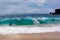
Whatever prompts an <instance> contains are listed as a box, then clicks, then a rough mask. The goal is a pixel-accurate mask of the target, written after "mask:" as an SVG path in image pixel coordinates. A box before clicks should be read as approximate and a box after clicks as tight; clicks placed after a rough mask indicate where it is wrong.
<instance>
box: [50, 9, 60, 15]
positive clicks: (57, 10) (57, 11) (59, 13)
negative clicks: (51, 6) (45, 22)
mask: <svg viewBox="0 0 60 40" xmlns="http://www.w3.org/2000/svg"><path fill="white" fill-rule="evenodd" d="M50 14H52V15H60V9H56V10H55V13H50Z"/></svg>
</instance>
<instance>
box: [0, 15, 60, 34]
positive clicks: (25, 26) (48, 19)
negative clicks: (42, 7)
mask: <svg viewBox="0 0 60 40" xmlns="http://www.w3.org/2000/svg"><path fill="white" fill-rule="evenodd" d="M7 30H8V31H7ZM46 32H60V15H50V14H22V15H1V16H0V34H25V33H28V34H31V33H46Z"/></svg>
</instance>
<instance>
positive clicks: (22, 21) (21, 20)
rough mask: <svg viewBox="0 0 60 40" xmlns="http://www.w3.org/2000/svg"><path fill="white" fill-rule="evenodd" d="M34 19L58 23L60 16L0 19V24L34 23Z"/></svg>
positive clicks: (40, 22) (41, 22)
mask: <svg viewBox="0 0 60 40" xmlns="http://www.w3.org/2000/svg"><path fill="white" fill-rule="evenodd" d="M36 21H38V24H59V23H60V18H46V17H42V18H37V19H35V18H30V19H29V18H27V19H26V18H22V19H21V18H19V19H17V18H16V19H3V20H0V25H36V23H37V22H36Z"/></svg>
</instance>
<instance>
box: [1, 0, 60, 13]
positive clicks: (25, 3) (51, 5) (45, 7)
mask: <svg viewBox="0 0 60 40" xmlns="http://www.w3.org/2000/svg"><path fill="white" fill-rule="evenodd" d="M57 8H60V0H0V14H2V13H3V14H11V13H20V14H22V13H49V12H54V10H55V9H57Z"/></svg>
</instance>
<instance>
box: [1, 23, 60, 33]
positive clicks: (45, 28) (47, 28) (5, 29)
mask: <svg viewBox="0 0 60 40" xmlns="http://www.w3.org/2000/svg"><path fill="white" fill-rule="evenodd" d="M46 32H60V25H59V24H47V25H30V26H29V25H28V26H0V34H24V33H46Z"/></svg>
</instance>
